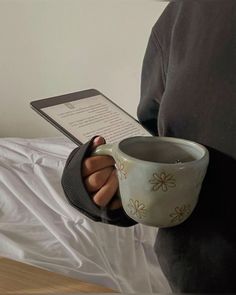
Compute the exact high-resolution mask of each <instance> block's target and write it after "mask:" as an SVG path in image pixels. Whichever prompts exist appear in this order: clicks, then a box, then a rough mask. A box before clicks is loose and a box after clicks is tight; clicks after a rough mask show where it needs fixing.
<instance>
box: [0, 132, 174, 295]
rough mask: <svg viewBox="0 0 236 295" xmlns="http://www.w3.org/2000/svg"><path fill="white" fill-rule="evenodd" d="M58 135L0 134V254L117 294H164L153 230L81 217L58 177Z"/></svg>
mask: <svg viewBox="0 0 236 295" xmlns="http://www.w3.org/2000/svg"><path fill="white" fill-rule="evenodd" d="M73 148H75V145H74V144H73V143H72V142H70V141H69V140H67V139H66V138H64V137H63V138H46V139H20V138H5V139H0V256H4V257H9V258H12V259H15V260H18V261H22V262H25V263H28V264H31V265H36V266H39V267H42V268H44V269H48V270H52V271H56V272H59V273H62V274H65V275H69V276H71V277H74V278H78V279H81V280H84V281H88V282H92V283H98V284H102V285H104V286H107V287H110V288H113V289H116V290H118V291H120V292H127V293H133V292H139V293H140V292H142V293H155V292H165V293H166V292H169V291H170V289H169V286H168V283H167V281H166V279H165V277H164V275H163V274H162V272H161V270H160V267H159V264H158V261H157V258H156V256H155V253H154V251H153V243H154V241H155V237H156V232H157V229H155V228H153V227H147V226H143V225H136V226H134V227H130V228H120V227H116V226H112V225H106V224H102V223H96V222H93V221H91V220H90V219H88V218H86V217H85V216H84V215H82V214H81V213H79V212H78V211H77V210H76V209H75V208H73V207H72V206H71V205H70V204H69V203H68V202H67V200H66V198H65V196H64V193H63V190H62V188H61V184H60V179H61V174H62V171H63V167H64V165H65V160H66V158H67V156H68V155H69V153H70V152H71V150H72V149H73Z"/></svg>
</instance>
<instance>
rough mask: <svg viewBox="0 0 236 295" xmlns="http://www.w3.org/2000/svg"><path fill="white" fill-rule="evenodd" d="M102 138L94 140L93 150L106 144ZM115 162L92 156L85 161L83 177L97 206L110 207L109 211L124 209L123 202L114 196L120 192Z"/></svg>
mask: <svg viewBox="0 0 236 295" xmlns="http://www.w3.org/2000/svg"><path fill="white" fill-rule="evenodd" d="M104 143H105V140H104V138H102V137H96V138H95V139H94V142H93V145H92V149H95V148H96V147H97V146H99V145H101V144H104ZM114 165H115V161H114V159H113V158H112V157H110V156H92V157H88V158H86V159H85V160H84V162H83V166H82V175H83V179H84V183H85V187H86V189H87V191H88V192H89V193H90V194H91V195H92V197H93V201H94V203H95V204H96V205H98V206H101V207H106V206H108V208H109V209H118V208H120V207H122V205H121V201H120V199H118V198H115V197H114V195H115V193H116V192H117V190H118V179H117V175H116V170H115V166H114Z"/></svg>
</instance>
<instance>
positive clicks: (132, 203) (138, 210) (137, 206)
mask: <svg viewBox="0 0 236 295" xmlns="http://www.w3.org/2000/svg"><path fill="white" fill-rule="evenodd" d="M128 208H129V211H130V214H132V215H134V216H136V217H138V218H139V219H142V218H143V217H145V216H146V213H147V210H146V208H145V205H144V204H143V203H141V202H140V201H138V200H133V199H129V204H128Z"/></svg>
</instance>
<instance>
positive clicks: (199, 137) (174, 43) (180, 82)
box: [62, 0, 236, 293]
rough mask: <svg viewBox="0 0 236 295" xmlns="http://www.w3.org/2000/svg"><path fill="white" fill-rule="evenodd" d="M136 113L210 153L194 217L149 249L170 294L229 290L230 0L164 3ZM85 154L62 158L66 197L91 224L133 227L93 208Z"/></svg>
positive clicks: (234, 262)
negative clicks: (85, 181)
mask: <svg viewBox="0 0 236 295" xmlns="http://www.w3.org/2000/svg"><path fill="white" fill-rule="evenodd" d="M138 118H139V120H140V122H141V123H142V124H143V125H144V126H145V127H146V128H147V129H148V130H149V131H150V132H152V134H154V135H161V136H174V137H180V138H186V139H190V140H193V141H196V142H199V143H201V144H203V145H205V146H207V147H208V149H209V151H210V164H209V168H208V171H207V175H206V178H205V180H204V183H203V187H202V190H201V193H200V199H199V202H198V205H197V207H196V209H195V210H194V212H193V214H192V215H191V216H190V218H188V219H187V221H185V222H184V223H182V224H181V225H179V226H176V227H172V228H167V229H159V231H158V236H157V239H156V244H155V250H156V253H157V256H158V258H159V261H160V264H161V267H162V270H163V272H164V273H165V275H166V277H167V278H168V280H169V283H170V285H171V287H172V289H173V291H174V292H193V293H197V292H200V293H203V292H204V293H208V292H236V283H235V282H234V281H235V273H236V250H235V249H236V230H235V224H236V222H235V219H236V218H235V216H236V211H235V210H236V192H235V186H234V184H235V182H236V178H235V175H236V0H177V1H172V2H171V3H170V4H169V5H168V6H167V8H166V9H165V11H164V12H163V14H162V15H161V17H160V18H159V20H158V21H157V23H156V24H155V25H154V27H153V29H152V33H151V36H150V40H149V43H148V46H147V50H146V54H145V57H144V61H143V70H142V84H141V100H140V104H139V106H138ZM89 153H90V142H88V143H87V144H86V145H84V146H82V148H81V149H79V148H78V149H76V150H74V151H73V153H72V154H71V156H70V157H69V159H68V161H67V165H66V167H65V170H64V173H63V177H62V185H63V188H64V191H65V194H66V196H67V197H68V200H69V201H70V202H71V204H72V205H73V206H75V207H76V208H78V210H80V211H82V212H83V213H84V214H86V215H87V216H89V217H90V218H92V219H93V220H95V221H102V222H106V223H111V224H116V225H119V226H131V225H133V224H135V222H134V221H133V220H131V219H130V218H129V217H127V216H126V214H125V213H124V211H123V210H122V209H118V210H114V211H111V210H107V209H101V208H99V207H97V206H96V205H95V204H94V203H93V202H92V200H91V199H90V197H89V195H88V194H87V192H86V189H85V187H84V185H83V181H82V177H81V176H80V180H79V181H78V171H81V163H82V161H83V159H84V157H86V156H87V155H89ZM79 173H80V172H79ZM75 175H76V177H75Z"/></svg>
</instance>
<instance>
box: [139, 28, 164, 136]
mask: <svg viewBox="0 0 236 295" xmlns="http://www.w3.org/2000/svg"><path fill="white" fill-rule="evenodd" d="M164 85H165V74H164V66H163V54H162V48H161V46H160V44H159V42H158V38H157V36H156V32H155V30H154V28H153V30H152V32H151V35H150V38H149V42H148V45H147V49H146V52H145V56H144V59H143V65H142V74H141V97H140V102H139V105H138V110H137V116H138V119H139V121H140V122H141V124H142V125H143V126H144V127H145V128H146V129H148V130H149V131H150V132H151V133H152V134H153V135H158V126H157V124H158V123H157V118H158V111H159V104H160V101H161V98H162V95H163V92H164V89H165V87H164Z"/></svg>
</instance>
